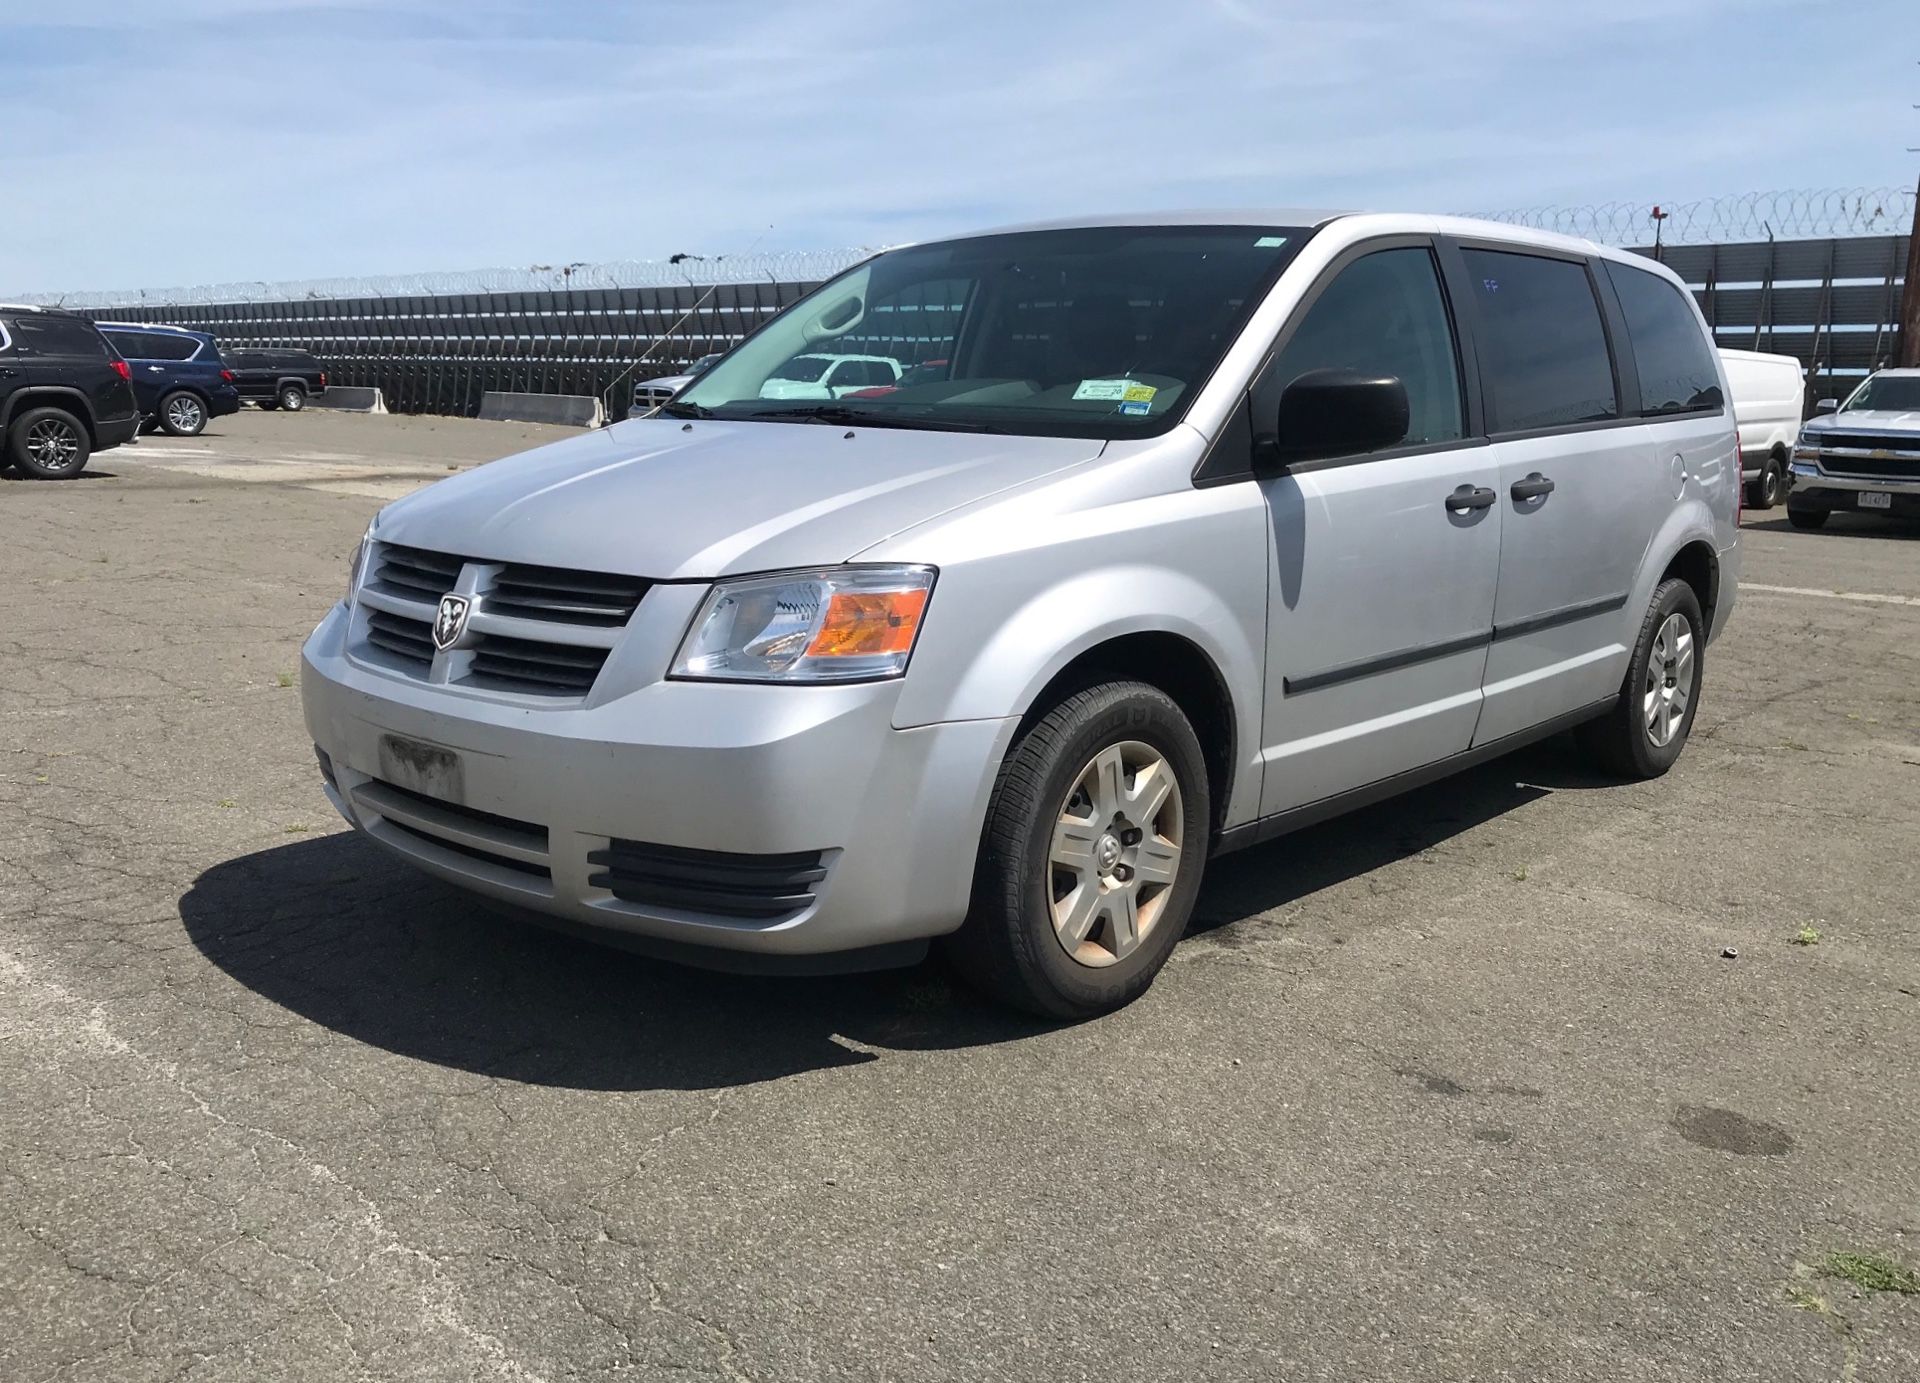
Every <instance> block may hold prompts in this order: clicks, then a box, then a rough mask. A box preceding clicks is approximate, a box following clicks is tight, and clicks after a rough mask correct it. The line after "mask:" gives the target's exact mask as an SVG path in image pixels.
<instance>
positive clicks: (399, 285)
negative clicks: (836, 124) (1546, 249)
mask: <svg viewBox="0 0 1920 1383" xmlns="http://www.w3.org/2000/svg"><path fill="white" fill-rule="evenodd" d="M1913 209H1914V191H1913V189H1912V188H1904V189H1903V188H1896V187H1856V188H1800V189H1793V190H1788V191H1783V192H1748V193H1742V194H1739V195H1735V196H1728V197H1708V198H1703V199H1701V200H1698V201H1691V202H1660V203H1655V202H1628V201H1619V202H1595V203H1592V204H1589V205H1584V206H1540V207H1526V208H1522V209H1519V210H1509V211H1478V212H1468V213H1465V214H1467V215H1471V216H1474V217H1477V218H1479V219H1481V220H1485V221H1500V222H1504V223H1505V224H1507V225H1512V226H1531V227H1533V228H1535V229H1537V230H1550V231H1559V232H1561V233H1562V234H1566V235H1577V236H1581V237H1583V238H1585V239H1588V240H1597V241H1599V242H1600V243H1601V244H1604V245H1622V246H1643V245H1651V244H1652V243H1653V242H1654V240H1655V238H1656V234H1657V236H1658V239H1659V240H1660V241H1661V242H1663V243H1665V244H1668V245H1687V244H1708V243H1714V242H1719V243H1731V242H1736V241H1743V240H1765V239H1767V238H1768V237H1769V236H1771V237H1772V238H1774V239H1780V240H1785V239H1814V238H1824V237H1829V236H1852V235H1884V234H1899V233H1901V232H1904V231H1906V230H1907V229H1908V228H1909V227H1911V226H1912V224H1913ZM872 253H873V249H872V248H869V247H849V248H842V249H831V250H783V251H772V252H765V253H748V254H738V255H710V256H709V255H693V254H688V255H674V256H672V257H671V258H669V259H651V260H642V259H626V260H610V261H607V262H603V263H586V262H577V263H573V264H532V265H528V266H527V267H525V268H522V269H509V268H495V269H468V270H458V271H453V272H432V273H418V274H387V275H372V276H363V277H357V278H329V279H295V280H288V281H281V282H267V281H264V280H254V281H251V282H244V283H209V284H198V285H194V286H191V287H182V288H146V289H140V288H130V289H118V290H106V291H79V292H68V293H28V294H24V295H21V296H19V297H16V298H12V299H10V301H15V302H26V303H34V304H37V305H40V306H44V307H73V308H114V307H140V306H167V307H204V306H210V305H214V304H218V303H257V302H300V301H305V300H309V299H323V298H400V297H439V296H445V295H450V294H462V293H525V292H549V291H553V290H556V289H594V288H598V289H610V288H681V287H699V288H704V287H707V286H709V285H712V284H716V283H765V282H773V283H817V282H819V281H820V280H822V279H826V278H831V277H832V276H833V275H834V274H837V273H839V272H840V271H841V270H842V269H845V268H847V267H848V266H850V265H853V264H857V263H858V262H859V261H860V260H862V259H865V258H866V257H867V256H868V255H870V254H872Z"/></svg>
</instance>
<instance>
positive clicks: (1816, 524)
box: [1787, 504, 1827, 533]
mask: <svg viewBox="0 0 1920 1383" xmlns="http://www.w3.org/2000/svg"><path fill="white" fill-rule="evenodd" d="M1787 522H1788V523H1790V524H1792V525H1793V526H1794V527H1795V528H1801V529H1805V530H1806V531H1807V532H1809V533H1811V532H1812V531H1813V530H1814V529H1816V528H1825V527H1826V526H1827V511H1826V510H1825V509H1796V508H1794V507H1793V505H1791V504H1789V505H1788V506H1787Z"/></svg>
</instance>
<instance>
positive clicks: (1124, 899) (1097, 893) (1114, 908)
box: [1047, 740, 1186, 968]
mask: <svg viewBox="0 0 1920 1383" xmlns="http://www.w3.org/2000/svg"><path fill="white" fill-rule="evenodd" d="M1185 828H1186V820H1185V813H1184V811H1183V808H1182V804H1181V797H1180V784H1179V781H1178V780H1177V779H1176V778H1175V776H1174V772H1173V765H1171V764H1170V763H1168V762H1167V759H1166V756H1165V755H1163V754H1161V752H1160V751H1159V750H1157V749H1155V748H1153V747H1152V746H1151V745H1148V744H1142V743H1141V742H1139V741H1138V740H1128V741H1125V742H1124V743H1121V744H1114V745H1109V746H1108V747H1107V748H1105V749H1102V750H1101V751H1100V752H1099V753H1098V754H1096V755H1094V756H1093V758H1092V759H1091V760H1090V761H1089V762H1088V763H1087V765H1086V767H1084V768H1082V769H1081V770H1080V772H1079V774H1078V775H1077V776H1076V777H1075V778H1074V781H1073V786H1072V787H1070V788H1069V789H1068V790H1067V796H1066V800H1065V801H1064V802H1063V803H1062V804H1061V807H1060V811H1059V814H1058V817H1057V819H1056V821H1055V823H1054V828H1053V843H1052V847H1051V849H1050V851H1049V852H1048V857H1047V859H1048V866H1049V868H1048V874H1049V885H1048V898H1049V901H1050V903H1051V906H1052V919H1053V930H1054V935H1055V936H1056V937H1057V938H1058V939H1059V942H1060V945H1061V947H1062V948H1063V949H1064V950H1065V951H1066V953H1067V954H1068V955H1069V956H1072V957H1073V958H1074V960H1076V961H1078V962H1079V963H1080V964H1082V965H1086V966H1090V967H1095V968H1098V967H1102V966H1108V965H1113V964H1115V963H1116V962H1118V961H1122V960H1125V959H1126V958H1127V957H1128V956H1130V955H1132V954H1133V953H1134V952H1135V951H1136V950H1138V949H1139V947H1140V944H1141V942H1143V941H1144V940H1145V939H1146V938H1147V937H1148V936H1149V935H1151V934H1152V932H1153V930H1154V928H1155V927H1156V926H1157V925H1158V924H1159V922H1160V917H1161V914H1162V913H1163V912H1164V911H1165V908H1166V902H1167V896H1168V892H1169V890H1170V889H1171V888H1172V887H1173V883H1174V880H1175V879H1176V878H1178V877H1179V873H1180V852H1181V846H1182V843H1183V841H1184V838H1185Z"/></svg>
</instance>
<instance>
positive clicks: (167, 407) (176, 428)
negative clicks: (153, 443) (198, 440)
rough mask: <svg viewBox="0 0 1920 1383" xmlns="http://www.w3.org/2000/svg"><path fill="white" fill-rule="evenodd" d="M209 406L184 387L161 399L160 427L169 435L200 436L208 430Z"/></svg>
mask: <svg viewBox="0 0 1920 1383" xmlns="http://www.w3.org/2000/svg"><path fill="white" fill-rule="evenodd" d="M206 426H207V406H206V404H204V403H202V402H201V401H200V396H199V395H198V394H189V393H187V392H186V391H185V390H184V389H183V390H181V391H180V392H178V393H173V394H168V395H167V396H166V397H165V398H163V399H161V400H160V427H161V430H162V431H164V432H165V433H166V434H167V435H168V436H169V437H198V436H199V435H200V434H201V433H202V432H204V431H205V430H206Z"/></svg>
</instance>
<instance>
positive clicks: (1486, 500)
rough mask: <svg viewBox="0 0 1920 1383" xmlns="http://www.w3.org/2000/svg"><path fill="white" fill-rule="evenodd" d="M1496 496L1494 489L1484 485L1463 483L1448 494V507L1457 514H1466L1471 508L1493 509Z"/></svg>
mask: <svg viewBox="0 0 1920 1383" xmlns="http://www.w3.org/2000/svg"><path fill="white" fill-rule="evenodd" d="M1495 498H1496V496H1495V495H1494V493H1493V491H1491V490H1489V489H1488V488H1487V487H1486V486H1484V485H1462V486H1460V487H1459V488H1458V489H1456V490H1455V491H1454V492H1453V493H1452V494H1450V495H1448V496H1447V509H1448V510H1449V511H1450V512H1452V513H1455V514H1464V513H1466V512H1467V511H1468V510H1469V509H1491V508H1493V501H1494V499H1495Z"/></svg>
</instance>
